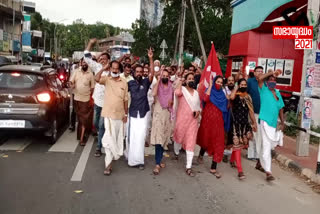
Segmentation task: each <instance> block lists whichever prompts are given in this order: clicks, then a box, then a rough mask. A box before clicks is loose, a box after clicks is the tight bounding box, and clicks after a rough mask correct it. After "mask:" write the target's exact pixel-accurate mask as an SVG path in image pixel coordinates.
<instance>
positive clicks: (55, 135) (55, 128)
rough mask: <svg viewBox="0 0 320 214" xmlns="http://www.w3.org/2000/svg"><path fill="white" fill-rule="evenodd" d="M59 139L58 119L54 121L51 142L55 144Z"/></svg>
mask: <svg viewBox="0 0 320 214" xmlns="http://www.w3.org/2000/svg"><path fill="white" fill-rule="evenodd" d="M57 139H58V122H57V119H54V120H53V121H52V127H51V135H50V144H55V143H56V142H57Z"/></svg>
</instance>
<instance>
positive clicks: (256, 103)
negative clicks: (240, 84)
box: [247, 77, 260, 114]
mask: <svg viewBox="0 0 320 214" xmlns="http://www.w3.org/2000/svg"><path fill="white" fill-rule="evenodd" d="M247 84H248V93H249V94H250V96H251V98H252V102H253V109H254V113H256V114H259V112H260V93H259V83H258V81H257V79H256V78H255V77H252V78H249V79H248V82H247Z"/></svg>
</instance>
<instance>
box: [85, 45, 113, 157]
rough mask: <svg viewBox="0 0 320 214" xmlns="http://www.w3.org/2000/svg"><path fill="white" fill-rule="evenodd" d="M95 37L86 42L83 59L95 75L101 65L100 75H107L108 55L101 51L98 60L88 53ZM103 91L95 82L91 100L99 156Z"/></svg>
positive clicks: (99, 154) (102, 125)
mask: <svg viewBox="0 0 320 214" xmlns="http://www.w3.org/2000/svg"><path fill="white" fill-rule="evenodd" d="M96 42H97V39H91V40H90V41H89V43H88V46H87V48H86V50H85V51H84V56H85V57H84V60H85V61H86V62H87V63H88V65H89V67H90V69H91V70H92V71H93V73H94V74H95V75H97V74H98V72H99V71H101V69H103V67H105V69H106V70H105V71H103V73H102V76H108V75H109V73H110V72H109V66H108V65H109V61H110V55H109V54H108V53H106V52H103V53H102V54H101V55H100V56H99V57H98V62H96V61H95V60H93V59H92V56H91V54H90V50H91V49H92V47H93V46H94V45H95V44H96ZM104 91H105V87H104V86H103V85H100V84H96V86H95V89H94V92H93V96H92V98H93V100H94V126H95V128H96V130H97V131H98V141H97V148H96V152H95V157H100V156H101V154H102V153H101V149H102V137H103V135H104V132H105V130H104V119H103V118H102V117H101V111H102V107H103V103H104Z"/></svg>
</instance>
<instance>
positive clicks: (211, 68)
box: [198, 43, 222, 100]
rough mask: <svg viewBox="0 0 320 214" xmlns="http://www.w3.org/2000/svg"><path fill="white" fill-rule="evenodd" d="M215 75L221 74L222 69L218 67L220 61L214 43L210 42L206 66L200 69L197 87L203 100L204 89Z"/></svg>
mask: <svg viewBox="0 0 320 214" xmlns="http://www.w3.org/2000/svg"><path fill="white" fill-rule="evenodd" d="M217 75H221V76H222V71H221V68H220V63H219V60H218V57H217V53H216V50H215V48H214V44H213V43H212V46H211V51H210V54H209V57H208V61H207V64H206V66H205V67H204V70H203V71H202V74H201V79H200V84H199V88H198V91H199V95H200V98H201V100H203V97H204V93H205V90H206V89H207V88H208V87H209V85H210V78H214V77H215V76H217Z"/></svg>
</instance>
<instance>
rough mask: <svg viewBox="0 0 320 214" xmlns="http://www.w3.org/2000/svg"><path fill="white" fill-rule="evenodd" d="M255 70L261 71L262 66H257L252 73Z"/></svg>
mask: <svg viewBox="0 0 320 214" xmlns="http://www.w3.org/2000/svg"><path fill="white" fill-rule="evenodd" d="M257 69H262V70H263V67H262V66H257V67H255V68H254V71H256V70H257Z"/></svg>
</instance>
